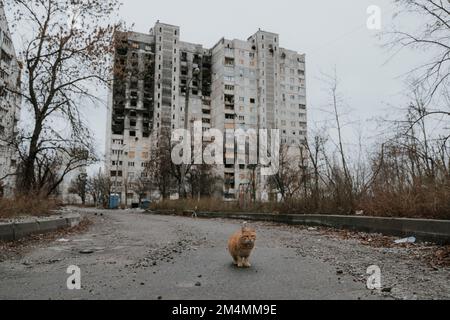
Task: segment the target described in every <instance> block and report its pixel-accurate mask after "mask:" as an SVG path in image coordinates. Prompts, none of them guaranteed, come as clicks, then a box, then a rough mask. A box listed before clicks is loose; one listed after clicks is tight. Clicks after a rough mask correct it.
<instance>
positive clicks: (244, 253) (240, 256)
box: [228, 223, 256, 268]
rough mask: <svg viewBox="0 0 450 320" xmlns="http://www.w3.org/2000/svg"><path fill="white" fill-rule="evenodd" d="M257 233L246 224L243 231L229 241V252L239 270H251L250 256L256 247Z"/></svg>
mask: <svg viewBox="0 0 450 320" xmlns="http://www.w3.org/2000/svg"><path fill="white" fill-rule="evenodd" d="M255 242H256V231H255V230H254V229H252V228H248V227H247V225H246V224H245V223H244V226H243V227H242V229H241V230H240V231H238V232H236V233H235V234H234V235H233V236H232V237H231V238H230V240H229V241H228V250H229V251H230V254H231V256H232V257H233V260H234V264H235V265H236V266H237V267H238V268H250V267H251V264H250V262H249V258H250V254H251V253H252V250H253V248H254V247H255Z"/></svg>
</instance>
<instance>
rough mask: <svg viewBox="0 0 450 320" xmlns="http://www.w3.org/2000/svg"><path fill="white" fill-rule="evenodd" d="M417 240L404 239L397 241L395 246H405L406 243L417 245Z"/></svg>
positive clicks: (412, 238)
mask: <svg viewBox="0 0 450 320" xmlns="http://www.w3.org/2000/svg"><path fill="white" fill-rule="evenodd" d="M416 241H417V239H416V238H415V237H409V238H404V239H399V240H395V241H394V242H395V244H404V243H416Z"/></svg>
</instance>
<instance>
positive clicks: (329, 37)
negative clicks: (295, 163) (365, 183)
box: [87, 0, 420, 153]
mask: <svg viewBox="0 0 450 320" xmlns="http://www.w3.org/2000/svg"><path fill="white" fill-rule="evenodd" d="M123 2H124V4H123V7H122V9H121V12H120V17H121V18H122V19H123V20H124V21H126V23H127V24H128V25H131V24H132V23H134V24H135V26H134V28H133V30H134V31H139V32H148V30H149V29H150V28H151V27H152V26H153V25H154V23H155V22H156V20H160V21H162V22H166V23H170V24H175V25H178V26H180V27H181V39H182V40H183V41H188V42H194V43H201V44H203V45H204V46H205V47H211V46H213V45H214V44H215V43H216V42H217V41H218V40H219V39H220V38H221V37H226V38H229V39H234V38H236V39H247V37H248V36H250V35H251V34H253V33H255V32H256V31H257V30H258V28H261V29H264V30H267V31H272V32H276V33H278V34H280V45H281V46H282V47H285V48H288V49H292V50H296V51H298V52H302V53H306V55H307V56H306V59H307V60H306V61H307V99H308V107H309V121H310V127H314V123H316V122H318V123H321V121H323V120H324V119H327V118H329V115H327V114H326V113H323V112H322V111H321V109H323V108H324V104H326V101H327V99H326V97H325V95H324V92H323V91H322V90H321V87H323V83H322V82H321V81H320V80H319V78H321V72H326V73H332V72H333V70H334V67H335V66H336V69H337V72H338V75H339V78H340V79H341V89H342V92H343V93H344V95H345V98H346V102H347V104H348V106H349V109H350V110H351V111H352V113H351V118H352V119H361V120H362V121H363V127H366V128H368V127H369V125H366V124H365V122H364V121H365V120H366V119H370V118H372V117H374V116H377V115H386V113H387V112H389V110H390V109H389V108H388V106H387V103H392V104H396V103H399V102H401V101H406V100H405V97H404V96H402V91H403V88H404V82H403V79H402V78H400V76H401V75H402V74H404V73H405V72H406V71H408V70H410V69H411V68H412V67H414V65H415V64H417V61H419V59H420V56H418V55H416V54H413V53H408V52H403V53H402V54H401V55H399V56H397V57H396V58H395V59H393V60H391V61H390V62H389V63H387V64H385V62H386V61H387V60H388V57H389V55H390V54H389V52H387V51H386V49H383V48H381V44H382V43H381V42H380V41H379V40H378V38H377V37H376V32H375V31H372V30H368V29H367V27H366V21H367V18H368V14H367V12H366V11H367V8H368V6H370V5H378V6H379V7H380V8H381V9H382V28H384V29H385V28H386V27H387V26H388V25H390V24H391V21H392V14H393V13H394V12H395V7H394V5H393V0H341V1H335V0H322V1H306V0H276V1H274V0H227V1H212V0H190V1H185V0H184V1H183V0H162V1H147V0H123ZM411 23H412V24H417V23H418V21H417V20H413V19H412V20H411ZM103 95H104V96H105V97H106V93H105V92H103ZM88 114H89V116H87V118H88V121H89V122H90V125H91V128H92V130H93V132H94V134H95V136H96V139H97V146H98V148H97V149H98V150H99V152H101V153H103V152H104V146H105V132H106V108H97V109H95V110H93V111H92V110H91V111H89V113H88ZM352 134H353V131H352V129H351V130H350V131H348V132H347V133H346V136H347V139H349V140H351V139H352ZM366 134H368V135H371V134H372V132H366Z"/></svg>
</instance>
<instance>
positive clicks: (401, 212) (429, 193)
mask: <svg viewBox="0 0 450 320" xmlns="http://www.w3.org/2000/svg"><path fill="white" fill-rule="evenodd" d="M359 206H360V208H361V209H362V210H364V211H365V213H366V214H367V215H374V216H389V217H408V218H425V219H450V188H449V187H448V186H445V185H444V186H440V187H434V186H423V185H422V186H416V187H414V188H411V189H409V190H403V191H385V190H378V191H376V192H375V193H374V194H373V195H371V196H367V197H365V198H363V199H362V200H361V201H360V205H359Z"/></svg>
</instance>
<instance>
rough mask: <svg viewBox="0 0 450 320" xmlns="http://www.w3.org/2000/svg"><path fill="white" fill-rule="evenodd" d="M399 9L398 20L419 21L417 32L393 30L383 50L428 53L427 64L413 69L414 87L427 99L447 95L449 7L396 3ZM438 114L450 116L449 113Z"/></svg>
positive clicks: (441, 1)
mask: <svg viewBox="0 0 450 320" xmlns="http://www.w3.org/2000/svg"><path fill="white" fill-rule="evenodd" d="M395 3H396V4H397V5H398V7H399V12H398V13H397V15H396V19H397V20H401V18H402V17H403V16H405V17H406V18H408V19H411V18H416V19H417V21H420V28H418V29H417V28H415V29H414V30H405V25H406V24H405V23H403V24H401V25H402V29H396V28H395V29H393V30H391V31H390V32H387V34H386V36H388V37H389V39H391V40H389V41H388V42H387V43H386V46H388V47H390V48H394V49H398V50H401V49H403V48H411V49H415V50H420V51H421V52H428V53H430V55H431V57H430V58H429V60H428V61H427V62H426V63H424V64H421V65H419V66H417V67H415V68H414V69H413V70H412V71H411V75H412V76H413V77H415V79H414V82H415V86H417V85H418V86H424V87H426V88H427V98H428V99H431V98H432V97H433V96H434V95H435V94H438V93H439V94H442V93H448V92H449V91H448V88H450V3H449V2H448V1H446V0H395ZM439 112H442V113H446V114H447V115H450V114H449V113H448V111H445V110H441V111H439Z"/></svg>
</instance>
